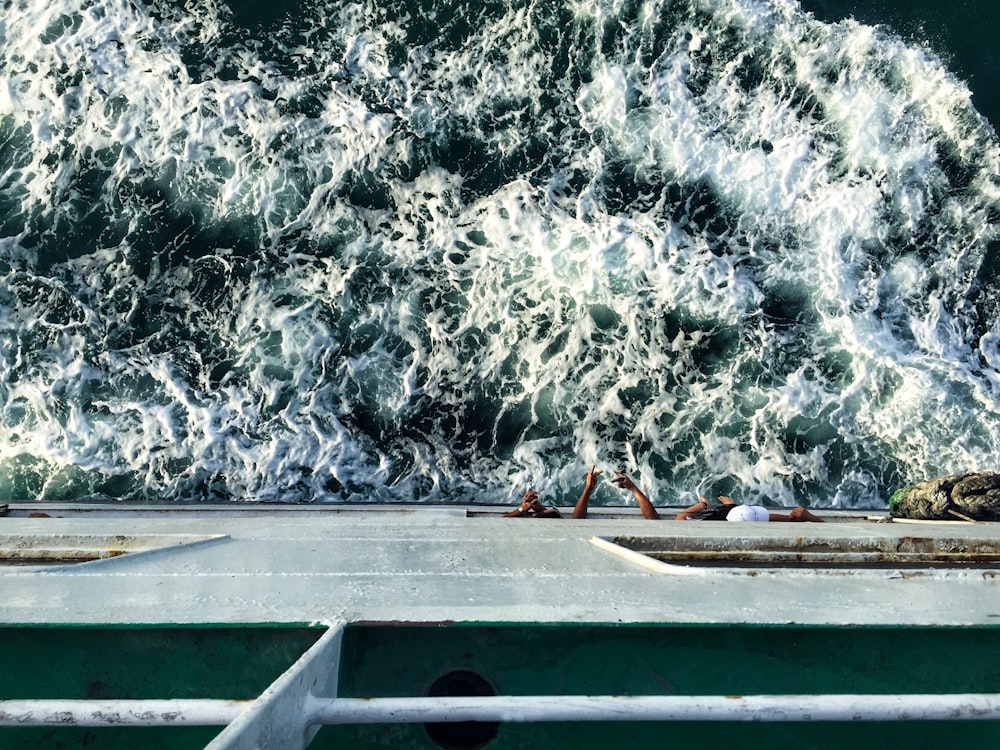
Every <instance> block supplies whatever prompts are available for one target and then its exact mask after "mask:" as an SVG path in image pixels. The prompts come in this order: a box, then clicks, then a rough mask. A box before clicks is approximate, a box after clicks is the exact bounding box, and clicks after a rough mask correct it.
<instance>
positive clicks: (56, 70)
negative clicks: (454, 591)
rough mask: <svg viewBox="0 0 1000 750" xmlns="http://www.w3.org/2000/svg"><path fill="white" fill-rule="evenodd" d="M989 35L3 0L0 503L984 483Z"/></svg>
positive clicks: (845, 25) (869, 18) (496, 9)
mask: <svg viewBox="0 0 1000 750" xmlns="http://www.w3.org/2000/svg"><path fill="white" fill-rule="evenodd" d="M938 6H940V7H938ZM997 16H998V11H996V10H995V9H994V8H993V4H992V3H991V2H987V1H986V0H978V1H973V2H966V3H964V4H962V5H961V6H958V5H955V6H954V7H952V6H951V4H948V3H937V4H931V3H929V2H925V3H923V4H921V3H917V4H916V5H915V4H913V3H909V2H906V3H904V2H902V0H895V2H874V0H872V1H871V2H868V3H846V2H833V1H832V0H826V1H824V0H817V1H816V2H803V4H801V5H800V4H798V3H796V2H793V1H792V0H677V1H672V0H662V1H659V2H657V1H656V0H649V1H647V2H637V1H636V2H632V1H626V0H619V1H617V2H615V1H611V0H537V1H536V2H528V1H526V0H507V1H505V2H496V1H495V0H475V1H472V0H436V1H435V2H430V1H429V0H421V2H416V1H413V0H411V1H410V2H401V1H399V0H395V1H391V0H390V1H389V2H386V1H383V2H378V3H375V2H334V1H332V0H303V1H302V2H299V3H273V4H271V5H262V4H258V3H250V2H242V3H237V2H231V3H229V4H226V3H224V2H222V1H221V0H192V1H191V2H184V3H180V2H169V1H166V0H153V1H152V2H126V1H123V0H99V1H98V0H6V2H4V12H3V15H2V17H0V498H4V499H20V500H25V499H35V498H37V499H46V500H93V499H128V500H160V499H166V500H176V501H280V502H430V503H467V502H484V503H506V502H511V501H513V500H515V499H516V498H519V497H520V495H521V494H522V493H523V492H524V490H525V489H526V488H528V487H535V488H536V489H538V490H539V491H540V492H541V493H542V496H543V500H546V501H549V502H558V503H570V504H571V503H572V502H573V501H574V500H575V498H576V496H577V495H578V493H579V490H580V487H581V484H582V479H583V476H584V474H585V472H586V470H587V468H588V467H589V466H590V465H591V464H596V465H598V467H599V468H602V469H604V470H606V471H607V472H608V474H610V471H611V470H612V469H622V470H625V471H627V472H629V473H630V474H632V475H633V476H634V477H635V479H636V481H637V482H638V483H639V484H640V485H641V486H643V487H644V488H645V489H646V490H647V491H648V492H649V494H650V495H651V496H652V497H653V498H654V501H655V502H657V503H663V504H665V503H686V502H688V501H690V500H691V499H692V498H693V497H694V493H698V492H700V493H703V494H704V493H720V492H725V493H731V494H734V495H735V496H736V497H737V499H739V500H742V501H748V502H750V501H758V502H759V501H764V502H768V503H775V504H780V505H791V504H804V505H811V506H814V507H821V508H822V507H826V508H829V507H840V508H855V507H868V508H879V507H884V503H885V499H886V498H887V497H888V495H889V494H890V493H891V492H892V490H893V489H895V488H896V487H898V486H900V485H902V484H906V483H909V482H912V481H916V480H920V479H924V478H928V477H930V476H934V475H937V474H941V473H946V472H962V471H973V470H982V469H996V468H997V464H998V458H997V457H998V456H1000V322H998V308H1000V304H998V303H1000V280H998V278H997V276H998V271H1000V249H998V245H997V244H995V242H996V233H997V226H998V224H997V222H998V217H1000V213H998V210H1000V161H998V156H1000V148H998V145H1000V143H998V139H997V135H996V131H995V129H994V127H993V125H992V124H991V122H990V118H995V117H997V116H998V115H1000V105H998V100H997V99H996V97H997V94H996V91H998V90H1000V86H998V83H1000V74H998V73H997V71H996V70H995V63H994V61H993V59H992V57H991V55H992V54H993V53H992V45H993V42H992V39H993V38H994V37H995V34H994V33H993V31H994V30H995V29H996V27H997ZM970 87H971V88H970ZM995 121H996V120H995V119H994V122H995ZM595 502H596V503H598V504H614V503H621V502H625V498H624V497H623V495H622V494H621V493H620V492H618V491H617V490H615V489H614V488H612V487H611V486H610V485H608V484H607V483H603V484H602V487H601V489H600V490H599V491H598V493H597V495H596V496H595Z"/></svg>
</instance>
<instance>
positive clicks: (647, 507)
mask: <svg viewBox="0 0 1000 750" xmlns="http://www.w3.org/2000/svg"><path fill="white" fill-rule="evenodd" d="M611 481H612V483H613V484H614V485H615V486H616V487H620V488H621V489H623V490H628V491H629V492H631V493H632V496H633V497H635V501H636V502H637V503H638V504H639V510H640V511H641V512H642V517H643V518H646V519H649V520H650V521H658V520H660V514H659V513H657V512H656V508H654V507H653V503H652V502H650V500H649V498H648V497H646V495H645V493H644V492H643V491H642V490H640V489H639V488H638V487H636V486H635V482H633V481H632V480H631V479H629V478H628V476H626V475H625V473H624V472H621V471H616V472H615V478H614V479H612V480H611Z"/></svg>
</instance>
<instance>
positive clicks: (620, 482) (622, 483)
mask: <svg viewBox="0 0 1000 750" xmlns="http://www.w3.org/2000/svg"><path fill="white" fill-rule="evenodd" d="M611 484H613V485H614V486H615V487H617V488H618V489H620V490H634V489H635V483H634V482H633V481H632V480H631V479H629V478H628V476H627V475H626V474H625V472H624V471H616V472H615V478H614V479H612V480H611Z"/></svg>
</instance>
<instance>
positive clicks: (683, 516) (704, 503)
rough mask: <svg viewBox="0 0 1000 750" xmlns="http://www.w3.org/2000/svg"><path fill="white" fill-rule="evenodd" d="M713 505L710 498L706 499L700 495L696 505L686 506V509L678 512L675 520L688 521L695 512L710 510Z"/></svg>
mask: <svg viewBox="0 0 1000 750" xmlns="http://www.w3.org/2000/svg"><path fill="white" fill-rule="evenodd" d="M711 507H712V504H711V503H710V502H708V500H706V499H705V498H703V497H699V498H698V502H697V503H695V504H694V505H691V506H688V507H687V508H685V509H684V510H682V511H681V512H680V513H678V514H677V515H676V516H674V520H675V521H686V520H687V519H688V518H690V517H691V516H693V515H694V514H695V513H700V512H701V511H703V510H708V509H709V508H711Z"/></svg>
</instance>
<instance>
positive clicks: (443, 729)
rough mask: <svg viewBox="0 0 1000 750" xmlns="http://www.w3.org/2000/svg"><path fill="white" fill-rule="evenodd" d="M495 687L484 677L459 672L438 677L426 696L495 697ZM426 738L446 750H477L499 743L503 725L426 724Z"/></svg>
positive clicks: (463, 671)
mask: <svg viewBox="0 0 1000 750" xmlns="http://www.w3.org/2000/svg"><path fill="white" fill-rule="evenodd" d="M495 694H496V693H495V691H494V690H493V686H492V685H491V684H490V683H489V682H488V681H487V680H486V678H485V677H483V676H482V675H478V674H476V673H475V672H472V671H470V670H467V669H458V670H455V671H454V672H448V674H446V675H442V676H441V677H439V678H438V679H437V680H436V681H435V682H434V684H433V685H431V687H430V689H429V690H428V691H427V695H428V696H430V697H434V698H441V697H447V698H459V697H463V696H470V695H472V696H489V695H495ZM424 728H425V729H426V730H427V734H428V735H429V736H430V738H431V739H432V740H433V741H434V744H435V745H437V746H438V747H443V748H444V749H445V750H478V748H481V747H485V746H486V745H488V744H489V743H490V742H492V741H493V740H495V739H496V736H497V732H498V731H499V729H500V724H499V723H498V722H495V721H458V722H449V723H436V724H424Z"/></svg>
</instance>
